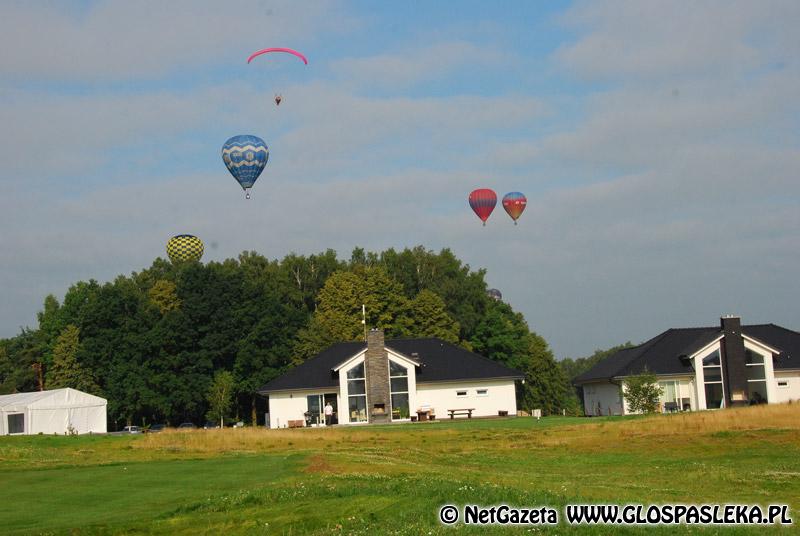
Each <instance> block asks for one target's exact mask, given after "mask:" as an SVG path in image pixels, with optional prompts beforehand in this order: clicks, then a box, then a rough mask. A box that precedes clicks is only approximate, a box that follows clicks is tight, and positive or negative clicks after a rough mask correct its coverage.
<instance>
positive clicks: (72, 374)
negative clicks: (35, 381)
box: [47, 324, 100, 394]
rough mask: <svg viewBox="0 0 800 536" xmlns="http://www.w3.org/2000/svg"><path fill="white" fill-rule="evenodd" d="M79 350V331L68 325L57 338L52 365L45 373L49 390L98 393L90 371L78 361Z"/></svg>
mask: <svg viewBox="0 0 800 536" xmlns="http://www.w3.org/2000/svg"><path fill="white" fill-rule="evenodd" d="M79 350H80V330H79V329H78V328H77V326H74V325H72V324H69V325H67V326H66V327H65V328H64V330H63V331H62V332H61V334H60V335H59V336H58V339H57V340H56V344H55V346H54V347H53V363H52V365H51V366H50V368H49V370H48V371H47V387H48V388H49V389H59V388H62V387H71V388H73V389H77V390H79V391H84V392H87V393H92V394H98V393H99V392H100V388H99V387H98V386H97V383H96V382H95V380H94V378H93V376H92V373H91V371H89V370H87V369H86V368H84V367H83V366H81V363H80V362H79V361H78V351H79Z"/></svg>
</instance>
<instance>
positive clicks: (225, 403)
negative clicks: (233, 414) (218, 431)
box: [206, 370, 234, 428]
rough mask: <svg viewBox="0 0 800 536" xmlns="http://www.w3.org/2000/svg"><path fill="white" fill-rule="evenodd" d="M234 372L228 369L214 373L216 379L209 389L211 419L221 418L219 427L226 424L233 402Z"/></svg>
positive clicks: (209, 414)
mask: <svg viewBox="0 0 800 536" xmlns="http://www.w3.org/2000/svg"><path fill="white" fill-rule="evenodd" d="M233 387H234V380H233V374H231V373H230V372H228V371H227V370H220V371H218V372H217V373H216V374H214V380H213V381H212V382H211V387H209V389H208V395H207V396H206V400H208V405H209V409H208V413H207V417H208V418H209V419H219V427H220V428H223V427H224V426H225V417H226V416H227V415H228V413H229V411H230V408H231V403H232V402H233Z"/></svg>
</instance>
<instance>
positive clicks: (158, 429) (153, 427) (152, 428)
mask: <svg viewBox="0 0 800 536" xmlns="http://www.w3.org/2000/svg"><path fill="white" fill-rule="evenodd" d="M166 429H167V425H166V424H153V425H151V426H150V428H148V429H147V432H148V433H150V434H157V433H159V432H163V431H164V430H166Z"/></svg>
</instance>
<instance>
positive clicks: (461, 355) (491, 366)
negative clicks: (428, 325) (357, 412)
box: [259, 338, 524, 393]
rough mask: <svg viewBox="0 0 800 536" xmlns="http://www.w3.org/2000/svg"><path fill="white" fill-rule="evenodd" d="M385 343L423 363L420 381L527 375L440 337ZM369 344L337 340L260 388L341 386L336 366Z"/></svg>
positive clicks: (284, 388) (419, 369)
mask: <svg viewBox="0 0 800 536" xmlns="http://www.w3.org/2000/svg"><path fill="white" fill-rule="evenodd" d="M385 345H386V346H387V347H388V348H390V349H391V350H394V351H395V352H398V353H400V354H402V355H403V356H405V357H408V358H409V359H411V360H413V361H417V362H418V363H419V365H420V366H419V368H418V369H417V383H426V382H440V381H456V380H479V379H494V378H507V379H522V378H523V377H524V375H523V374H522V373H521V372H519V371H517V370H514V369H511V368H508V367H506V366H504V365H502V364H500V363H498V362H496V361H492V360H491V359H488V358H486V357H483V356H481V355H478V354H476V353H474V352H470V351H469V350H465V349H464V348H461V347H460V346H456V345H454V344H450V343H448V342H445V341H443V340H441V339H437V338H428V339H394V340H388V341H386V343H385ZM366 346H367V345H366V343H364V342H343V343H338V344H334V345H333V346H330V347H329V348H326V349H325V350H324V351H322V352H320V353H319V354H317V355H316V356H314V357H312V358H310V359H308V360H307V361H305V362H304V363H302V364H300V365H298V366H296V367H294V368H293V369H290V370H289V371H288V372H286V373H285V374H283V375H282V376H279V377H278V378H275V379H274V380H272V381H271V382H269V383H267V384H266V385H264V386H263V387H261V388H260V389H259V392H261V393H266V392H271V391H288V390H293V389H317V388H333V389H336V388H338V386H339V379H338V375H337V374H336V373H334V372H333V369H334V368H335V367H337V366H338V365H341V364H342V363H343V362H344V361H346V360H347V359H349V358H351V357H353V356H354V355H356V354H358V353H359V352H361V351H362V350H364V349H365V348H366Z"/></svg>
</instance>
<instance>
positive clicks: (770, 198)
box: [0, 0, 800, 357]
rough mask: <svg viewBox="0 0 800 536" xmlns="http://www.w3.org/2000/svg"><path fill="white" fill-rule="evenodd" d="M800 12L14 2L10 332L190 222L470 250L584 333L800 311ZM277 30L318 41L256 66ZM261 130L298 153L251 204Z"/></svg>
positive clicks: (221, 245) (508, 289) (299, 246)
mask: <svg viewBox="0 0 800 536" xmlns="http://www.w3.org/2000/svg"><path fill="white" fill-rule="evenodd" d="M798 22H800V4H798V3H797V2H793V1H784V2H782V1H771V2H763V3H761V2H759V3H755V2H745V1H742V2H736V1H733V2H730V1H726V2H697V3H692V4H683V3H675V2H666V1H665V2H658V1H656V2H638V1H624V0H619V1H608V2H599V1H598V2H504V3H502V4H497V3H493V2H485V1H484V2H457V3H456V2H410V3H402V4H396V3H388V2H335V1H330V2H308V3H302V5H301V3H297V2H269V1H264V2H261V1H252V2H250V1H242V2H226V3H224V4H223V3H212V2H201V1H197V2H188V1H177V2H171V3H169V5H166V4H164V3H157V2H134V3H130V2H128V3H126V2H75V3H67V2H62V3H51V2H40V3H35V2H24V3H23V2H17V3H5V4H3V5H2V6H0V46H2V49H3V50H6V51H7V52H6V53H5V54H3V55H2V57H0V137H1V138H2V139H0V162H2V167H0V183H1V184H2V186H3V191H4V195H3V196H2V197H0V224H2V229H3V232H2V233H0V252H2V253H1V254H0V255H1V256H0V288H2V289H3V291H2V292H3V299H2V300H0V336H10V335H13V334H15V333H17V332H18V330H19V328H20V326H25V325H34V324H35V314H36V311H38V310H39V309H40V308H41V304H42V300H43V298H44V296H45V295H46V294H47V293H53V294H55V295H56V296H58V297H61V296H63V294H64V292H65V291H66V289H67V288H68V287H69V285H70V284H72V283H74V282H76V281H78V280H85V279H89V278H95V279H98V280H100V281H107V280H110V279H113V277H114V276H115V275H117V274H120V273H130V272H131V271H138V270H140V269H142V268H144V267H146V266H149V265H150V263H151V262H152V260H153V259H154V258H155V257H157V256H163V255H164V250H163V247H164V243H165V241H166V240H167V239H168V238H169V237H170V236H172V235H173V234H177V233H181V232H189V233H193V234H197V235H198V236H200V237H201V238H203V240H204V241H205V242H206V244H212V243H213V244H216V245H217V246H216V247H215V248H211V247H209V248H207V251H206V256H205V260H221V259H224V258H227V257H232V256H236V255H237V254H238V253H239V252H241V251H243V250H256V251H258V252H260V253H262V254H264V255H266V256H268V257H270V258H276V257H277V258H281V257H283V256H284V255H286V254H288V253H290V252H297V253H303V254H309V253H314V252H318V251H322V250H324V249H326V248H328V247H332V248H334V249H336V250H337V251H338V252H339V254H340V255H341V256H342V257H345V258H346V257H348V256H349V253H350V251H351V250H352V249H353V247H355V246H361V247H365V248H368V249H371V250H382V249H385V248H388V247H394V248H403V247H406V246H409V247H413V246H415V245H417V244H422V245H424V246H426V247H428V248H431V249H434V250H438V249H440V248H442V247H449V248H451V249H452V250H453V251H454V252H455V254H456V255H457V256H459V257H460V258H461V259H463V260H465V261H466V262H468V263H469V264H470V266H472V267H473V268H485V269H487V270H488V275H487V279H488V282H489V284H490V285H491V286H494V287H497V288H499V289H500V290H502V292H503V294H504V297H505V298H506V300H507V301H508V302H509V303H511V304H512V305H513V306H514V307H515V308H516V309H517V310H519V311H521V312H522V313H523V314H524V315H525V317H526V318H527V320H528V322H529V324H530V325H531V328H532V329H534V330H535V331H537V332H538V333H540V334H541V335H542V336H544V337H545V339H546V340H547V341H548V342H549V343H550V345H551V346H552V347H553V349H554V351H555V353H556V355H557V356H558V357H565V356H572V357H576V356H581V355H586V354H589V353H591V352H592V351H593V350H594V349H596V348H605V347H608V346H611V345H614V344H618V343H621V342H625V341H628V340H631V341H634V342H639V341H642V340H644V339H647V338H649V337H651V336H653V335H655V334H657V333H659V332H660V331H662V330H664V329H666V328H668V327H683V326H696V325H713V324H715V323H716V322H718V318H719V316H720V315H722V314H728V313H734V314H739V315H741V316H742V318H743V321H744V322H745V323H763V322H774V323H777V324H781V325H784V326H786V327H789V328H792V329H798V328H800V325H798V321H797V318H798V315H797V313H798V309H797V303H798V297H800V296H798V294H800V292H799V291H798V289H799V288H800V285H797V283H796V272H797V267H798V261H799V260H800V253H798V252H800V247H799V246H800V238H799V237H800V233H799V232H798V231H800V211H799V210H798V208H800V206H799V205H800V185H799V184H800V183H798V180H797V172H798V169H800V150H799V146H800V124H798V123H800V105H798V100H797V95H798V94H799V93H800V91H799V90H800V69H799V68H798V67H799V66H798V58H799V57H800V54H798V52H800V37H798V32H796V27H797V23H798ZM267 46H287V47H292V48H296V49H298V50H301V51H303V52H304V53H305V54H306V55H307V56H308V58H309V65H308V66H304V65H303V64H302V63H301V62H299V61H297V60H295V59H294V58H291V57H289V56H286V57H269V58H266V57H262V58H258V59H256V60H254V62H253V63H252V64H251V65H247V64H246V63H245V60H246V58H247V56H248V55H249V54H250V53H251V52H252V51H254V50H257V49H260V48H263V47H267ZM8 51H13V52H8ZM275 92H280V93H282V94H283V97H284V102H283V103H282V105H281V106H280V108H276V107H275V105H274V103H273V102H272V96H273V94H274V93H275ZM240 133H252V134H256V135H259V136H261V137H262V138H264V139H265V140H266V141H267V143H268V144H269V146H270V151H271V155H270V163H269V164H268V166H267V168H266V170H265V172H264V174H263V175H262V177H261V178H260V179H259V182H258V183H257V184H256V186H255V188H254V190H253V199H251V200H250V201H249V202H245V200H244V198H243V195H242V192H241V191H240V190H239V189H238V186H237V185H236V184H235V182H234V181H233V179H232V178H231V177H230V176H229V175H228V173H227V171H226V170H225V168H224V166H223V163H222V161H221V158H220V155H219V150H220V147H221V145H222V143H223V142H224V141H225V140H226V139H227V138H228V137H230V136H232V135H235V134H240ZM478 187H490V188H494V189H495V190H496V191H497V192H498V194H499V195H500V196H502V195H503V194H504V193H506V192H509V191H522V192H524V193H525V194H526V195H527V196H528V200H529V205H528V208H527V210H526V212H525V214H524V215H523V216H522V218H521V219H520V222H519V223H520V224H519V225H518V226H517V227H514V226H513V225H512V223H511V220H510V219H509V218H508V217H507V216H506V214H505V213H504V212H503V211H502V208H500V207H498V209H496V211H495V213H494V214H493V215H492V217H491V218H490V219H489V222H488V225H487V226H486V227H485V228H483V227H481V226H480V222H479V221H478V220H477V218H476V217H475V216H474V215H473V214H472V213H471V211H470V210H469V208H468V206H467V203H466V198H467V195H468V194H469V192H470V191H471V190H472V189H474V188H478Z"/></svg>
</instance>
